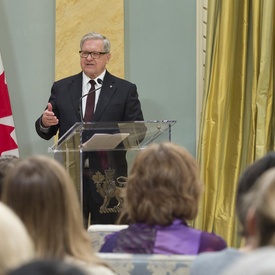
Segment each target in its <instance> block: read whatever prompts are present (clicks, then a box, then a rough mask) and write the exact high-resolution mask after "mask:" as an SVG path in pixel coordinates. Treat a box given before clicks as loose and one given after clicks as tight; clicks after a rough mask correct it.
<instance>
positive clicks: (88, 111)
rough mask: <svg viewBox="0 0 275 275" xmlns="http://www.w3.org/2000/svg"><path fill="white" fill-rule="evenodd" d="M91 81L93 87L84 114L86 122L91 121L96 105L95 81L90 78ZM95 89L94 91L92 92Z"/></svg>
mask: <svg viewBox="0 0 275 275" xmlns="http://www.w3.org/2000/svg"><path fill="white" fill-rule="evenodd" d="M89 82H90V83H91V89H90V91H89V92H90V94H89V95H88V96H87V102H86V109H85V115H84V121H85V122H91V121H92V118H93V114H94V107H95V91H94V90H95V81H94V80H90V81H89ZM92 91H93V92H92Z"/></svg>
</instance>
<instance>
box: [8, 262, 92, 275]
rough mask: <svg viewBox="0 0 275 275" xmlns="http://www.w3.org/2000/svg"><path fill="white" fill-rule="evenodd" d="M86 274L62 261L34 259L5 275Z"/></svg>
mask: <svg viewBox="0 0 275 275" xmlns="http://www.w3.org/2000/svg"><path fill="white" fill-rule="evenodd" d="M26 274H28V275H86V274H87V273H84V271H82V270H81V269H79V268H78V267H76V266H73V265H71V264H68V263H65V262H64V261H57V260H35V261H32V262H29V263H27V264H24V265H23V266H21V267H19V268H17V269H15V270H12V271H10V272H9V273H8V274H7V275H26Z"/></svg>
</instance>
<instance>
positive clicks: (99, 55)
mask: <svg viewBox="0 0 275 275" xmlns="http://www.w3.org/2000/svg"><path fill="white" fill-rule="evenodd" d="M83 53H87V56H82V54H83ZM108 53H109V52H86V51H79V55H80V57H81V58H87V57H88V56H89V55H90V56H91V57H92V58H94V59H99V58H100V57H101V55H104V54H108ZM94 54H96V57H95V56H93V55H94Z"/></svg>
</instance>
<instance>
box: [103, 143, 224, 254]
mask: <svg viewBox="0 0 275 275" xmlns="http://www.w3.org/2000/svg"><path fill="white" fill-rule="evenodd" d="M201 189H202V184H201V181H200V179H199V169H198V165H197V163H196V161H195V159H194V158H193V156H192V155H191V154H190V153H188V152H187V151H186V150H185V149H184V148H182V147H181V146H179V145H176V144H173V143H168V142H166V143H162V144H152V145H150V146H148V147H147V148H146V149H144V150H143V151H141V152H140V153H139V154H138V155H137V157H136V159H135V160H134V163H133V167H132V169H131V172H130V176H129V178H128V182H127V186H126V190H125V196H124V206H123V211H122V214H121V215H122V217H123V219H127V220H129V221H130V225H129V227H128V228H127V229H124V230H121V231H120V232H117V233H114V234H112V235H110V236H107V238H106V242H105V244H104V245H103V246H102V248H101V251H100V252H120V253H123V252H127V253H144V254H153V253H155V254H189V255H196V254H198V253H200V252H203V251H216V250H221V249H224V248H225V247H226V243H225V241H224V240H223V239H222V238H220V237H218V236H216V235H215V234H212V233H207V232H203V231H200V230H196V229H193V228H191V227H189V226H188V225H187V220H192V219H194V218H195V217H196V215H197V212H198V200H199V196H200V193H201ZM125 217H126V218H125Z"/></svg>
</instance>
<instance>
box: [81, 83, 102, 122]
mask: <svg viewBox="0 0 275 275" xmlns="http://www.w3.org/2000/svg"><path fill="white" fill-rule="evenodd" d="M97 83H98V84H101V86H100V87H98V88H96V89H94V90H91V91H89V92H88V93H87V94H85V95H83V96H81V97H80V98H79V103H78V111H79V114H80V120H81V123H83V110H82V99H83V97H85V96H88V95H89V94H91V93H94V92H95V91H97V90H99V89H101V87H102V83H103V81H102V79H100V78H98V79H97Z"/></svg>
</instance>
